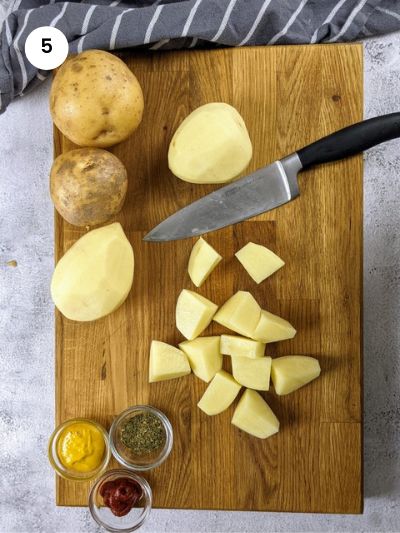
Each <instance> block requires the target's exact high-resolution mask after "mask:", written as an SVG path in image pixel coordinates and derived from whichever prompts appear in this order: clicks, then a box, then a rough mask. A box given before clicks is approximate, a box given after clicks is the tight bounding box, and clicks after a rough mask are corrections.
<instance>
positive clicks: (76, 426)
mask: <svg viewBox="0 0 400 533" xmlns="http://www.w3.org/2000/svg"><path fill="white" fill-rule="evenodd" d="M104 453H105V443H104V435H103V434H102V433H101V431H100V430H99V429H98V428H97V427H96V426H95V425H94V424H91V423H90V422H89V421H79V422H72V423H71V424H69V425H68V426H66V427H65V428H64V429H63V430H62V432H61V433H60V436H59V438H58V440H57V455H58V458H59V460H60V462H61V463H62V465H63V466H64V467H65V468H67V469H69V470H74V471H75V472H91V471H93V470H96V469H97V468H99V466H100V464H101V462H102V461H103V457H104Z"/></svg>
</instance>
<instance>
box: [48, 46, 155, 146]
mask: <svg viewBox="0 0 400 533" xmlns="http://www.w3.org/2000/svg"><path fill="white" fill-rule="evenodd" d="M143 108H144V102H143V93H142V89H141V87H140V84H139V82H138V80H137V78H136V76H135V75H134V74H133V73H132V72H131V71H130V70H129V68H128V67H127V66H126V65H125V63H124V62H123V61H121V59H119V58H118V57H116V56H114V55H112V54H110V53H108V52H104V51H102V50H88V51H87V52H83V53H81V54H78V55H75V56H72V57H70V58H69V59H67V61H65V63H64V64H63V65H62V66H61V67H60V68H59V69H58V71H57V74H56V75H55V77H54V80H53V84H52V87H51V91H50V113H51V116H52V118H53V121H54V124H55V125H56V126H57V128H58V129H59V130H60V131H61V132H62V133H63V134H64V135H65V136H66V137H68V139H69V140H71V141H72V142H73V143H75V144H77V145H78V146H94V147H99V148H106V147H108V146H112V145H114V144H117V143H119V142H121V141H123V140H124V139H126V138H127V137H128V136H129V135H130V134H131V133H132V132H133V131H134V130H135V129H136V128H137V127H138V126H139V124H140V122H141V120H142V115H143Z"/></svg>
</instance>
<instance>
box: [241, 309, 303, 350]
mask: <svg viewBox="0 0 400 533" xmlns="http://www.w3.org/2000/svg"><path fill="white" fill-rule="evenodd" d="M295 335H296V330H295V329H294V327H293V326H292V325H291V324H290V322H288V321H287V320H285V319H283V318H281V317H280V316H277V315H273V314H272V313H269V312H268V311H265V310H262V311H261V316H260V320H259V322H258V324H257V327H256V328H255V330H254V331H253V333H252V334H251V335H250V337H253V339H257V340H258V341H261V342H278V341H284V340H286V339H292V338H293V337H294V336H295Z"/></svg>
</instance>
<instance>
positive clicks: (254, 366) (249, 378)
mask: <svg viewBox="0 0 400 533" xmlns="http://www.w3.org/2000/svg"><path fill="white" fill-rule="evenodd" d="M271 361H272V359H271V357H257V358H256V359H249V358H248V357H232V374H233V377H234V378H235V379H236V381H237V382H238V383H240V384H241V385H243V386H244V387H248V388H249V389H256V390H269V379H270V376H271Z"/></svg>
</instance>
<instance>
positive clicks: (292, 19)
mask: <svg viewBox="0 0 400 533" xmlns="http://www.w3.org/2000/svg"><path fill="white" fill-rule="evenodd" d="M307 2H308V0H301V2H300V4H299V5H298V7H297V9H296V11H295V12H294V13H293V15H292V16H291V17H290V19H289V20H288V21H287V23H286V25H285V26H284V27H283V28H282V29H281V31H278V33H276V34H275V35H274V36H273V37H272V39H270V40H269V41H268V44H275V43H276V42H278V40H279V39H280V38H281V37H283V36H284V35H286V34H287V32H288V30H289V28H290V26H292V25H293V24H294V23H295V22H296V19H297V17H298V16H299V14H300V12H301V10H302V9H303V7H304V6H305V5H306V4H307Z"/></svg>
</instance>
